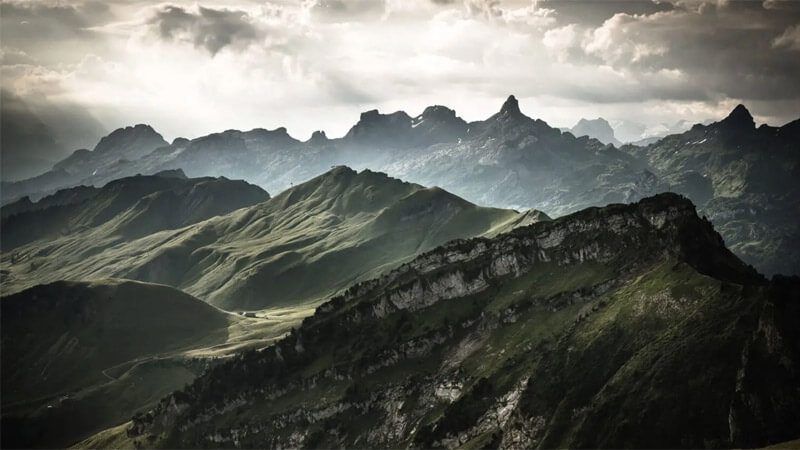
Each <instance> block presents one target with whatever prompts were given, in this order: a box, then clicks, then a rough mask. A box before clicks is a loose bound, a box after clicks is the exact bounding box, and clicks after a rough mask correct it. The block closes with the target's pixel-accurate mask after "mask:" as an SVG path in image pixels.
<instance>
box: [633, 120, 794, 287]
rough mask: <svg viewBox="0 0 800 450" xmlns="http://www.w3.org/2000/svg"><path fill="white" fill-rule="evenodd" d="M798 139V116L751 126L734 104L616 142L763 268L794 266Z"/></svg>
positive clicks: (784, 269) (790, 268) (789, 268)
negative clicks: (721, 115) (696, 121)
mask: <svg viewBox="0 0 800 450" xmlns="http://www.w3.org/2000/svg"><path fill="white" fill-rule="evenodd" d="M798 142H800V120H796V121H794V122H791V123H788V124H786V125H784V126H782V127H771V126H768V125H762V126H760V127H758V128H756V126H755V121H754V120H753V117H752V116H751V115H750V112H748V111H747V109H746V108H745V107H744V106H743V105H739V106H737V107H736V108H735V109H734V110H733V111H732V112H731V113H730V114H729V115H728V117H726V118H725V119H723V120H721V121H719V122H715V123H711V124H709V125H695V126H694V127H692V129H691V130H689V131H686V132H685V133H681V134H675V135H671V136H667V137H666V138H664V139H662V140H660V141H658V142H656V143H655V144H652V145H649V146H647V147H635V146H625V147H623V148H622V150H624V151H626V152H629V153H631V154H632V155H634V156H636V157H637V158H640V159H642V160H644V161H646V162H647V163H648V164H649V165H650V166H651V168H652V170H653V171H654V172H655V173H656V174H658V175H659V176H660V177H661V178H663V179H664V180H665V181H666V182H667V183H668V184H669V185H670V190H672V191H674V192H679V193H682V194H684V195H687V196H689V197H690V198H691V199H692V200H693V201H694V202H695V203H696V204H697V205H698V208H699V209H700V210H701V212H702V213H703V214H704V215H706V216H707V217H708V218H709V219H710V220H711V221H712V222H713V223H714V226H715V227H716V228H717V230H719V232H720V233H721V234H722V235H723V236H724V237H725V241H726V242H727V243H728V245H729V247H730V249H731V250H732V251H733V252H734V253H736V254H737V255H739V257H741V258H742V259H743V260H744V261H746V262H748V263H750V264H753V265H754V266H756V267H757V268H758V269H759V271H761V272H762V273H766V274H773V273H784V274H800V253H798V251H797V249H798V248H800V247H798V244H800V222H799V221H798V220H797V219H798V217H800V201H799V200H798V199H800V151H799V150H798Z"/></svg>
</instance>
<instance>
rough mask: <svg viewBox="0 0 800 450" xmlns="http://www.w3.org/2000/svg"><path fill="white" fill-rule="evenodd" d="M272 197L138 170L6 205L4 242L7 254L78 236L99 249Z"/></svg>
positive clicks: (235, 185) (242, 186)
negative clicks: (98, 183) (102, 182)
mask: <svg viewBox="0 0 800 450" xmlns="http://www.w3.org/2000/svg"><path fill="white" fill-rule="evenodd" d="M267 199H269V194H267V193H266V192H264V190H262V189H261V188H259V187H257V186H253V185H252V184H248V183H245V182H244V181H241V180H228V179H227V178H186V176H185V175H184V174H183V172H181V171H167V172H160V173H158V174H155V175H151V176H142V175H138V176H134V177H129V178H123V179H120V180H115V181H112V182H110V183H108V184H106V185H105V186H103V187H102V188H94V187H88V186H79V187H75V188H70V189H64V190H61V191H58V192H57V193H55V194H53V195H50V196H47V197H44V198H42V199H40V200H39V201H37V202H31V201H30V199H28V198H27V197H25V198H23V199H21V200H18V201H16V202H14V203H11V204H9V205H6V206H3V208H2V216H3V219H2V220H3V222H2V228H3V233H2V236H0V245H2V249H3V252H4V253H8V252H12V253H13V250H14V249H16V248H17V247H21V246H23V245H25V244H30V243H35V245H34V247H36V248H37V250H38V251H39V252H44V253H45V254H48V255H49V254H50V253H52V252H53V251H55V250H57V249H58V248H59V247H63V246H65V245H70V244H71V245H72V247H73V248H72V250H73V251H74V250H75V249H74V247H75V241H78V242H82V243H83V245H84V247H88V246H89V245H91V248H92V250H93V251H94V252H96V251H99V250H100V249H102V248H105V247H110V246H113V245H115V244H118V243H120V242H126V241H130V240H133V239H136V238H139V237H142V236H146V235H148V234H152V233H155V232H157V231H161V230H166V229H173V228H180V227H184V226H186V225H191V224H193V223H196V222H200V221H202V220H205V219H208V218H209V217H214V216H218V215H222V214H227V213H229V212H231V211H234V210H236V209H239V208H242V207H245V206H250V205H253V204H255V203H259V202H262V201H264V200H267ZM84 249H85V248H84ZM12 256H13V254H12ZM14 257H16V258H17V259H19V258H20V257H23V256H22V255H16V256H14Z"/></svg>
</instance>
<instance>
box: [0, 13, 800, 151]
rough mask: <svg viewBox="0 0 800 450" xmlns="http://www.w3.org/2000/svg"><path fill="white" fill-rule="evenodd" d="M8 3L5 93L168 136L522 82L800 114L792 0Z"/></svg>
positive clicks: (326, 118)
mask: <svg viewBox="0 0 800 450" xmlns="http://www.w3.org/2000/svg"><path fill="white" fill-rule="evenodd" d="M0 20H1V21H2V23H0V26H1V27H2V36H0V38H1V39H0V41H1V43H2V88H3V90H4V93H5V95H6V97H7V98H15V99H17V100H20V101H21V102H24V103H26V104H28V105H29V106H30V107H31V108H33V109H34V110H36V111H39V112H42V111H48V110H52V111H60V112H61V113H64V114H70V115H71V116H72V117H73V120H76V119H74V118H75V117H81V118H85V119H86V120H87V121H90V120H96V121H99V123H100V124H102V126H103V127H104V128H105V129H113V128H116V127H119V126H124V125H129V124H134V123H148V124H151V125H152V126H153V127H154V128H156V129H157V130H158V131H160V132H161V133H162V134H164V136H165V137H166V138H168V139H172V138H174V137H177V136H186V137H196V136H199V135H203V134H207V133H210V132H214V131H221V130H224V129H229V128H237V129H250V128H255V127H263V128H268V129H272V128H276V127H278V126H286V127H287V128H288V129H289V132H290V134H292V135H293V136H295V137H297V138H300V139H306V138H307V137H308V136H309V135H310V134H311V132H312V131H313V130H316V129H324V130H326V131H327V133H328V136H331V137H334V136H340V135H342V134H344V133H345V132H346V130H347V129H348V128H349V127H350V126H351V125H352V124H353V123H354V122H356V121H357V119H358V115H359V113H360V112H361V111H364V110H368V109H374V108H377V109H379V110H381V111H384V112H390V111H394V110H398V109H403V110H405V111H407V112H408V113H409V114H411V115H415V114H418V113H420V112H421V111H422V109H423V108H424V107H425V106H427V105H431V104H444V105H447V106H450V107H452V108H454V109H455V110H456V111H457V113H458V114H459V115H460V116H462V117H464V118H465V119H467V120H477V119H482V118H485V117H487V116H489V115H490V114H492V113H494V112H495V111H497V110H498V109H499V108H500V105H501V103H502V101H503V100H504V99H505V97H507V96H508V95H509V94H512V93H513V94H515V95H516V96H517V98H518V99H519V100H520V104H521V108H522V110H523V112H525V113H526V114H527V115H529V116H532V117H536V118H542V119H544V120H546V121H547V122H548V123H550V124H551V125H554V126H571V125H573V124H574V123H575V122H576V121H577V120H578V119H579V118H581V117H587V118H594V117H598V116H603V117H605V118H607V119H610V120H614V119H631V120H636V121H639V122H643V123H645V124H647V125H654V124H657V123H660V122H674V121H675V120H678V119H688V120H690V121H701V120H705V119H708V118H719V117H721V116H724V115H725V114H726V113H727V112H728V111H730V110H731V109H732V108H733V107H734V106H735V105H736V104H737V103H744V104H745V105H746V106H747V107H748V108H749V109H750V110H751V112H753V114H754V115H755V116H756V119H757V120H758V121H759V122H769V123H771V124H776V125H779V124H783V123H785V122H787V121H789V120H792V119H795V118H798V117H800V82H799V81H798V80H800V2H798V1H776V0H767V1H763V2H762V1H760V0H759V1H735V0H730V1H701V0H686V1H678V0H674V1H661V2H652V1H649V0H644V1H585V2H579V1H567V0H551V1H544V0H539V1H538V2H537V1H528V0H516V1H513V0H508V1H502V0H463V1H462V0H303V1H289V0H275V1H248V0H238V1H217V2H205V1H199V2H158V3H154V2H145V1H137V0H110V1H85V2H81V1H63V2H56V1H48V0H42V1H32V2H27V1H26V2H22V1H12V2H6V1H4V2H2V11H0ZM42 114H44V113H42ZM54 116H55V115H54V114H51V117H54ZM92 144H93V143H91V144H90V143H87V144H86V145H87V146H89V145H92Z"/></svg>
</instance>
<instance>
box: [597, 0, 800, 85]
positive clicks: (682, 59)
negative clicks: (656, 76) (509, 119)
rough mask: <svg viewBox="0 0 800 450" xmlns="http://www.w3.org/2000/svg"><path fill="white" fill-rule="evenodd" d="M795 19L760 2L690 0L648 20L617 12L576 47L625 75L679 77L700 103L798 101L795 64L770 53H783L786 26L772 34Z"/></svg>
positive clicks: (798, 63)
mask: <svg viewBox="0 0 800 450" xmlns="http://www.w3.org/2000/svg"><path fill="white" fill-rule="evenodd" d="M796 20H797V16H796V15H795V16H794V17H792V15H791V14H787V13H786V12H781V11H776V10H770V9H767V8H764V7H763V6H762V5H761V4H760V3H753V2H737V3H733V2H732V3H730V4H721V5H718V4H716V3H714V4H711V3H704V2H696V3H692V4H691V5H687V6H685V7H676V8H675V9H673V10H670V11H665V12H658V13H654V14H650V15H630V14H626V13H618V14H616V15H614V16H613V17H611V18H609V19H607V20H606V21H605V22H604V23H603V24H602V25H600V26H599V27H596V28H590V29H588V30H587V31H586V32H585V38H584V40H583V42H582V44H581V45H582V48H583V50H584V52H585V54H586V55H589V56H593V57H596V58H598V59H599V62H600V63H601V64H607V65H609V66H611V67H614V68H615V69H616V70H618V71H620V72H622V73H625V74H626V75H628V76H631V77H639V78H641V77H643V76H647V75H648V74H650V73H653V72H657V71H663V70H667V71H676V72H679V73H682V74H684V76H685V80H686V82H687V86H686V90H687V91H689V90H691V86H690V85H695V86H698V87H701V88H702V89H703V90H704V91H705V96H706V97H707V98H714V97H718V98H724V97H730V98H737V99H742V100H770V99H772V100H780V99H785V98H795V99H800V90H799V89H798V88H797V82H796V80H797V79H800V60H798V59H797V58H789V57H786V56H785V55H781V54H780V52H779V51H777V50H774V48H775V47H776V46H778V47H781V46H786V47H789V48H791V46H792V45H793V41H792V39H793V38H794V35H793V32H794V29H793V28H790V29H788V30H787V31H786V32H785V33H784V35H782V36H780V37H779V38H778V39H775V35H776V30H783V29H784V27H785V26H786V24H787V23H791V22H792V21H795V22H796Z"/></svg>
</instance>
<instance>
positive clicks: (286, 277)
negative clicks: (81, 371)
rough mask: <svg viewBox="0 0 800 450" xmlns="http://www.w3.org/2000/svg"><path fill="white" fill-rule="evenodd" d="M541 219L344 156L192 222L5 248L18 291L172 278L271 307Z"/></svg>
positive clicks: (318, 295) (242, 306) (211, 298)
mask: <svg viewBox="0 0 800 450" xmlns="http://www.w3.org/2000/svg"><path fill="white" fill-rule="evenodd" d="M543 219H546V216H543V215H537V214H534V213H525V214H520V213H518V212H516V211H512V210H502V209H494V208H482V207H478V206H476V205H473V204H471V203H469V202H467V201H465V200H463V199H461V198H458V197H456V196H454V195H452V194H449V193H447V192H446V191H443V190H441V189H438V188H430V189H426V188H424V187H422V186H419V185H416V184H411V183H404V182H401V181H399V180H395V179H392V178H389V177H387V176H386V175H385V174H381V173H376V172H370V171H363V172H361V173H356V172H355V171H353V170H351V169H348V168H345V167H338V168H335V169H333V170H331V171H330V172H328V173H326V174H324V175H321V176H319V177H317V178H315V179H313V180H311V181H308V182H306V183H304V184H301V185H298V186H296V187H294V188H292V189H289V190H287V191H285V192H283V193H281V194H280V195H278V196H276V197H275V198H273V199H270V200H268V201H266V202H264V203H261V204H258V205H255V206H252V207H249V208H245V209H242V210H238V211H235V212H233V213H231V214H229V215H226V216H222V217H217V218H213V219H210V220H208V221H205V222H201V223H198V224H196V225H192V226H190V227H186V228H182V229H179V230H174V231H164V232H159V233H154V234H151V235H148V236H145V237H142V238H140V239H136V240H134V241H131V242H123V243H120V244H117V245H112V246H108V247H105V248H97V247H91V248H92V250H87V249H86V244H85V240H82V241H81V242H76V241H73V242H71V243H69V244H66V245H64V246H63V247H59V245H60V244H59V243H58V242H56V243H53V244H47V245H44V246H36V245H31V246H28V247H25V248H23V249H21V250H20V253H21V254H24V255H25V258H24V262H12V261H10V259H9V258H7V257H4V261H3V263H4V264H3V268H4V269H5V270H7V271H8V272H9V274H10V276H9V277H8V278H9V280H10V281H9V282H8V283H7V287H8V288H10V289H12V290H13V289H19V288H21V287H25V286H28V285H31V284H33V283H39V282H41V281H43V280H44V281H51V280H58V279H94V278H104V277H119V278H129V279H136V280H142V281H150V282H156V283H163V284H167V285H171V286H174V287H177V288H180V289H182V290H184V291H186V292H188V293H190V294H192V295H195V296H197V297H199V298H201V299H203V300H206V301H208V302H210V303H212V304H214V305H217V306H220V307H222V308H225V309H232V310H248V309H261V308H265V307H275V306H291V305H295V304H302V303H307V302H309V301H319V300H321V299H323V298H325V297H327V296H330V295H332V294H334V293H335V292H337V291H338V290H340V289H343V288H345V287H347V286H348V285H350V284H352V283H353V282H356V281H358V280H362V279H367V278H370V277H372V276H375V275H377V274H378V273H380V272H381V271H383V270H385V269H387V268H391V267H394V266H396V265H398V264H400V263H402V262H404V261H406V260H408V259H409V258H411V257H413V256H414V255H416V254H418V253H420V252H423V251H426V250H429V249H431V248H433V247H435V246H437V245H440V244H443V243H444V242H446V241H449V240H451V239H456V238H464V237H472V236H478V235H484V234H487V235H494V234H498V233H501V232H504V231H508V230H510V229H511V228H513V227H515V226H518V225H520V224H525V223H530V222H531V221H535V220H543ZM20 259H21V260H22V259H23V258H20Z"/></svg>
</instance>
